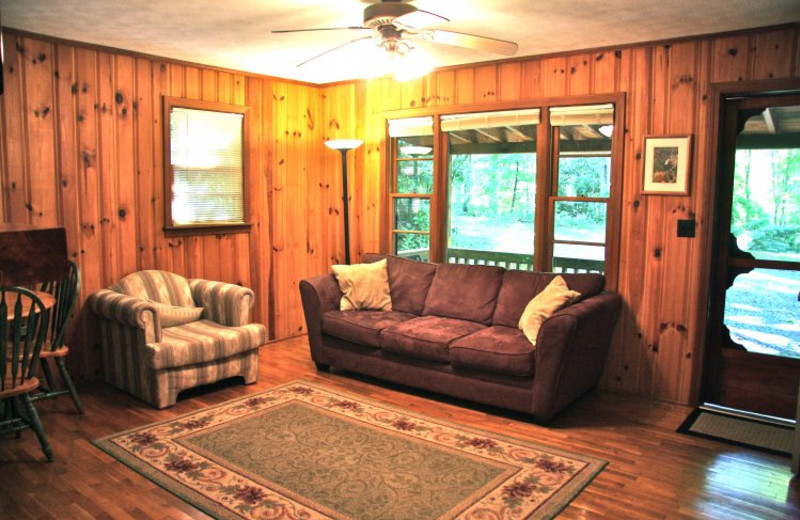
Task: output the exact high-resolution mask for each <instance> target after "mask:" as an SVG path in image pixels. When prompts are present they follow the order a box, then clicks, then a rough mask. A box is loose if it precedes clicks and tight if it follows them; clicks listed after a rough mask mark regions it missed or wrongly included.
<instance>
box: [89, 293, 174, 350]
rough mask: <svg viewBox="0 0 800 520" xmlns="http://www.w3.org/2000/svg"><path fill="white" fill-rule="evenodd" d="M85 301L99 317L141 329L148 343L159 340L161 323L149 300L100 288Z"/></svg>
mask: <svg viewBox="0 0 800 520" xmlns="http://www.w3.org/2000/svg"><path fill="white" fill-rule="evenodd" d="M87 303H88V304H89V308H90V309H92V311H93V312H94V313H95V314H96V315H98V316H100V317H101V318H104V319H106V320H110V321H113V322H116V323H118V324H120V325H123V326H125V327H132V328H137V329H141V330H142V331H144V335H145V338H146V341H147V342H148V343H154V342H157V341H161V324H160V322H159V320H158V314H156V309H155V307H154V306H153V305H152V303H151V302H149V301H147V300H140V299H139V298H134V297H133V296H127V295H125V294H121V293H118V292H116V291H112V290H110V289H100V290H99V291H97V292H95V293H92V294H91V295H89V298H88V299H87Z"/></svg>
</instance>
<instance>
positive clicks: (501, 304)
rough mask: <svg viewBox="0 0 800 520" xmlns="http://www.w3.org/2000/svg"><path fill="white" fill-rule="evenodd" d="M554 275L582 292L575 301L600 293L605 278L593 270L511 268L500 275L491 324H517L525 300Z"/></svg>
mask: <svg viewBox="0 0 800 520" xmlns="http://www.w3.org/2000/svg"><path fill="white" fill-rule="evenodd" d="M556 276H561V277H563V278H564V281H565V282H567V286H568V287H569V288H570V289H572V290H573V291H578V292H579V293H581V297H580V299H579V300H578V301H581V300H585V299H586V298H588V297H590V296H594V295H595V294H599V293H600V292H601V291H602V290H603V287H605V283H606V279H605V277H604V276H603V275H601V274H596V273H580V274H570V273H568V274H561V275H559V274H558V273H539V272H530V271H517V270H511V269H510V270H508V271H506V272H505V273H504V274H503V286H502V287H501V288H500V294H499V295H498V296H497V307H496V308H495V311H494V316H493V317H492V325H503V326H505V327H517V325H518V324H519V319H520V317H521V316H522V311H524V310H525V306H526V305H528V302H530V301H531V300H532V299H533V297H534V296H536V295H537V294H539V293H540V292H542V290H544V288H545V287H547V285H548V284H549V283H550V282H551V281H552V280H553V278H555V277H556Z"/></svg>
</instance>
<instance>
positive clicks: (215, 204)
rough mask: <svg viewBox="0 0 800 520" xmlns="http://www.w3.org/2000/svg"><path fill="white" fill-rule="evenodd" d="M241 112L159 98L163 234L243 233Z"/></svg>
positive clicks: (229, 107)
mask: <svg viewBox="0 0 800 520" xmlns="http://www.w3.org/2000/svg"><path fill="white" fill-rule="evenodd" d="M246 110H247V109H246V108H245V107H241V106H237V105H221V104H217V103H208V102H203V101H193V100H186V99H177V98H168V97H165V98H164V123H165V125H167V126H166V127H165V134H164V145H165V154H164V158H165V161H164V163H165V164H164V169H165V183H164V193H165V202H166V204H165V215H166V223H165V230H166V231H167V232H172V233H175V232H177V233H182V234H188V233H195V234H199V233H203V232H212V233H219V232H222V231H234V230H238V229H247V228H248V225H247V223H246V216H247V198H246V190H245V180H246V175H245V166H246V161H245V155H244V150H245V129H246V125H245V114H246Z"/></svg>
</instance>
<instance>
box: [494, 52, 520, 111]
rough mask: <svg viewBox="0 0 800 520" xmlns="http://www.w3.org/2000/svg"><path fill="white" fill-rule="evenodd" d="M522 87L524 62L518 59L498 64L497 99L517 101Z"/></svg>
mask: <svg viewBox="0 0 800 520" xmlns="http://www.w3.org/2000/svg"><path fill="white" fill-rule="evenodd" d="M521 88H522V64H521V63H520V62H518V61H513V62H511V63H501V64H500V65H498V66H497V100H498V101H516V100H518V99H520V89H521Z"/></svg>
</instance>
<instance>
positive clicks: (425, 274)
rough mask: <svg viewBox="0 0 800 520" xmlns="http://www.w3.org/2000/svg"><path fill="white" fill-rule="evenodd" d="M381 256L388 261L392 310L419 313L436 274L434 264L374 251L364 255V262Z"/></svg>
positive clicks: (373, 260) (376, 259) (372, 260)
mask: <svg viewBox="0 0 800 520" xmlns="http://www.w3.org/2000/svg"><path fill="white" fill-rule="evenodd" d="M383 258H385V259H386V260H387V261H388V269H389V292H391V294H392V310H395V311H400V312H410V313H411V314H416V315H417V316H419V315H421V314H422V310H423V308H424V307H425V297H426V296H427V295H428V289H430V287H431V282H432V281H433V276H434V275H435V274H436V264H430V263H428V262H417V261H415V260H408V259H407V258H400V257H399V256H392V255H382V254H376V253H368V254H366V255H364V262H377V261H378V260H381V259H383Z"/></svg>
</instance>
